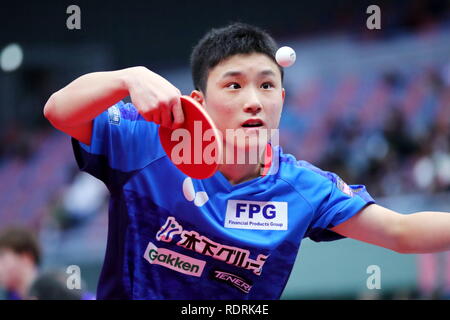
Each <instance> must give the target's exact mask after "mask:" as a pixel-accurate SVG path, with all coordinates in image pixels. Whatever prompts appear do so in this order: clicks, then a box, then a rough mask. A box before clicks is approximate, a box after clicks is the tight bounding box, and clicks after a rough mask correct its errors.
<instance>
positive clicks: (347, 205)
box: [305, 168, 375, 242]
mask: <svg viewBox="0 0 450 320" xmlns="http://www.w3.org/2000/svg"><path fill="white" fill-rule="evenodd" d="M315 169H316V170H314V171H315V174H316V175H317V176H316V178H315V179H314V180H315V183H314V184H313V187H312V188H311V189H312V190H311V193H310V196H309V200H310V204H311V205H312V207H313V209H314V215H313V217H312V220H311V223H310V225H309V227H308V229H307V232H306V234H305V237H309V238H310V239H311V240H313V241H316V242H319V241H333V240H338V239H342V238H345V237H344V236H342V235H339V234H337V233H336V232H333V231H331V230H329V229H330V228H333V227H335V226H337V225H339V224H341V223H343V222H344V221H346V220H348V219H350V218H351V217H353V216H354V215H356V214H357V213H358V212H359V211H360V210H361V209H363V208H364V207H365V206H367V205H368V204H371V203H375V200H374V199H373V198H372V197H371V196H370V194H369V193H368V192H367V190H366V187H365V186H363V185H347V184H346V183H345V182H344V181H343V180H342V179H341V178H340V177H339V176H338V175H336V174H334V173H332V172H326V171H321V170H320V169H317V168H315Z"/></svg>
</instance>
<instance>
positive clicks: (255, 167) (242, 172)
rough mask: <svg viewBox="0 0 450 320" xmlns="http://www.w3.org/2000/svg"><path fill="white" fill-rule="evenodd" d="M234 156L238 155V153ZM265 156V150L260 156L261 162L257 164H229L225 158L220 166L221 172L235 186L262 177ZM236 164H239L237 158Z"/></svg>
mask: <svg viewBox="0 0 450 320" xmlns="http://www.w3.org/2000/svg"><path fill="white" fill-rule="evenodd" d="M234 154H235V155H236V153H234ZM264 154H265V148H264V149H263V150H262V152H261V153H260V154H259V162H258V163H256V164H255V163H253V164H247V163H244V164H227V163H226V161H225V157H224V161H223V162H222V164H221V165H220V166H219V171H220V172H221V173H222V174H223V175H224V177H225V178H226V179H227V180H228V181H229V182H230V183H231V184H233V185H235V184H239V183H242V182H245V181H248V180H252V179H255V178H257V177H259V176H260V175H261V172H262V168H263V165H264ZM235 163H237V159H236V158H235Z"/></svg>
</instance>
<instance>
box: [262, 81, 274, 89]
mask: <svg viewBox="0 0 450 320" xmlns="http://www.w3.org/2000/svg"><path fill="white" fill-rule="evenodd" d="M273 87H275V86H274V85H273V84H272V83H271V82H264V83H263V84H262V85H261V88H263V89H266V90H268V89H272V88H273Z"/></svg>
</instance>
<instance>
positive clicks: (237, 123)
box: [44, 23, 450, 299]
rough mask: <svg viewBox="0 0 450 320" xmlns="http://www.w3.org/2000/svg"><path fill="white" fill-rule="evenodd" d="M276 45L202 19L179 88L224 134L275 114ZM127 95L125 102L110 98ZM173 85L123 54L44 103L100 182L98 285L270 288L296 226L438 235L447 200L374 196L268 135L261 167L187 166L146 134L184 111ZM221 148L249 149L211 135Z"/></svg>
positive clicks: (125, 294)
mask: <svg viewBox="0 0 450 320" xmlns="http://www.w3.org/2000/svg"><path fill="white" fill-rule="evenodd" d="M276 49H277V47H276V44H275V42H274V41H273V39H272V38H271V37H270V36H269V35H268V34H267V33H265V32H264V31H262V30H260V29H258V28H256V27H253V26H249V25H245V24H239V23H238V24H232V25H229V26H227V27H224V28H221V29H213V30H211V31H210V32H209V33H208V34H206V35H205V37H204V38H203V39H201V40H200V42H199V43H198V44H197V46H196V47H195V48H194V50H193V53H192V57H191V62H192V74H193V80H194V85H195V90H194V91H192V93H191V97H193V98H195V99H196V100H197V101H198V102H199V103H201V104H202V106H203V107H204V108H205V110H206V111H207V112H208V113H209V115H210V116H211V117H212V119H213V120H214V121H215V123H216V124H217V126H218V128H219V130H221V132H222V133H223V135H224V136H225V130H226V129H235V130H238V129H241V130H244V131H245V132H246V135H248V136H251V135H254V134H255V132H258V131H259V130H271V129H277V128H278V125H279V121H280V116H281V111H282V106H283V101H284V97H285V91H284V89H283V86H282V78H283V70H282V68H280V67H279V66H278V65H277V64H276V62H275V59H274V55H275V52H276ZM128 95H129V96H130V97H131V101H132V103H128V104H125V103H123V102H121V99H123V98H125V97H126V96H128ZM180 95H181V93H180V91H179V90H178V89H177V88H175V87H174V86H173V85H171V84H170V83H169V82H168V81H167V80H165V79H163V78H162V77H160V76H159V75H157V74H155V73H153V72H151V71H150V70H148V69H146V68H144V67H134V68H128V69H123V70H118V71H112V72H97V73H91V74H87V75H84V76H82V77H80V78H78V79H76V80H74V81H73V82H72V83H70V84H69V85H67V86H66V87H65V88H63V89H61V90H59V91H58V92H56V93H54V94H53V95H52V96H51V97H50V99H49V100H48V102H47V104H46V106H45V108H44V114H45V116H46V117H47V119H48V120H49V121H50V122H51V123H52V124H53V125H54V126H55V127H56V128H58V129H60V130H62V131H64V132H66V133H67V134H69V135H71V136H72V137H73V139H72V143H73V148H74V153H75V157H76V160H77V163H78V165H79V167H80V169H81V170H84V171H86V172H88V173H90V174H92V175H94V176H95V177H97V178H99V179H101V180H102V181H104V182H105V184H106V186H107V187H108V188H109V191H110V193H111V199H110V211H109V230H108V232H109V233H108V244H107V250H106V256H105V261H104V265H103V270H102V274H101V277H100V280H99V284H98V292H97V297H98V298H99V299H278V298H279V297H280V295H281V294H282V291H283V289H284V287H285V285H286V282H287V280H288V278H289V274H290V272H291V269H292V267H293V264H294V261H295V258H296V255H297V252H298V250H299V247H300V242H301V240H302V239H303V238H305V237H309V238H311V239H312V240H314V241H328V240H335V239H339V238H342V237H350V238H354V239H357V240H361V241H365V242H368V243H371V244H375V245H378V246H382V247H385V248H389V249H392V250H395V251H397V252H403V253H412V252H416V253H418V252H434V251H440V250H448V249H449V248H450V231H449V230H450V215H449V214H448V213H439V212H421V213H416V214H411V215H402V214H399V213H396V212H394V211H391V210H389V209H386V208H383V207H381V206H378V205H377V204H375V203H374V200H373V199H372V197H371V196H370V195H369V194H368V193H367V191H366V189H365V187H364V186H350V187H349V186H348V185H346V184H345V183H344V182H343V181H342V180H341V179H340V178H339V177H338V176H336V175H335V174H333V173H330V172H326V171H322V170H320V169H318V168H316V167H314V166H313V165H311V164H309V163H307V162H305V161H299V160H296V159H295V158H294V157H293V156H292V155H289V154H284V153H283V151H282V149H281V148H280V147H279V146H275V145H273V146H271V145H270V144H269V145H267V147H268V148H271V151H272V159H276V160H278V161H272V162H271V163H272V167H269V169H268V174H261V168H260V164H251V163H247V164H245V163H244V164H233V163H231V164H230V163H225V164H221V165H220V167H219V171H218V172H217V173H216V174H215V175H214V176H212V177H210V178H208V179H204V180H196V179H191V178H189V177H187V176H186V175H184V174H183V173H182V172H180V171H179V170H177V169H176V167H175V166H174V165H173V164H172V163H171V162H170V159H169V158H168V156H167V155H166V154H165V152H164V150H163V149H162V147H161V145H160V143H159V138H158V125H162V126H166V127H173V128H176V127H177V126H178V125H180V123H182V122H183V121H184V115H183V112H182V107H181V105H180ZM111 106H112V107H111ZM248 123H251V124H252V125H257V126H258V128H255V127H253V128H248V126H246V124H248ZM258 143H261V141H259V142H258ZM264 146H265V145H264ZM231 148H234V149H235V150H238V151H239V150H240V151H244V152H245V151H247V150H248V146H245V145H242V144H240V143H237V144H232V143H231V144H229V142H224V150H225V151H226V150H230V149H231ZM261 149H262V150H263V151H264V148H261ZM275 162H277V163H278V164H279V167H278V168H276V169H274V168H273V164H274V163H275ZM266 173H267V172H266ZM199 197H200V198H201V199H202V200H201V201H196V200H197V198H199Z"/></svg>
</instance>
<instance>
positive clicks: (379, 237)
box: [331, 204, 450, 253]
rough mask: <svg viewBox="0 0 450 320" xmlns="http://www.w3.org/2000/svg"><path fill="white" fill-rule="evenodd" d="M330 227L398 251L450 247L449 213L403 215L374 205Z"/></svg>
mask: <svg viewBox="0 0 450 320" xmlns="http://www.w3.org/2000/svg"><path fill="white" fill-rule="evenodd" d="M331 230H333V231H334V232H337V233H339V234H341V235H343V236H346V237H349V238H352V239H356V240H360V241H364V242H367V243H371V244H374V245H377V246H381V247H384V248H387V249H391V250H394V251H397V252H399V253H429V252H437V251H445V250H450V213H448V212H417V213H413V214H400V213H398V212H395V211H392V210H390V209H387V208H384V207H382V206H379V205H376V204H372V205H369V206H367V207H365V208H364V209H362V210H361V211H360V212H359V213H358V214H356V215H355V216H353V217H352V218H350V219H348V220H347V221H345V222H343V223H341V224H340V225H338V226H336V227H334V228H332V229H331Z"/></svg>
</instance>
